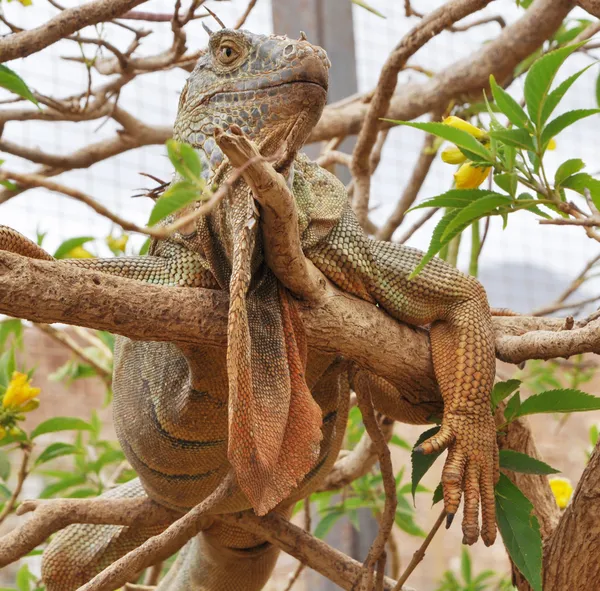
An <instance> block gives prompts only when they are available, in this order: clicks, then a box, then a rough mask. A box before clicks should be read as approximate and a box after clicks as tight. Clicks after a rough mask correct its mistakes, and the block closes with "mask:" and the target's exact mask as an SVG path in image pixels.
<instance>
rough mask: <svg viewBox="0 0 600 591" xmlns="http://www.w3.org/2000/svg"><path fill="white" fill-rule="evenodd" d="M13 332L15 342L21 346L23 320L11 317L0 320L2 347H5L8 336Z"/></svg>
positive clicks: (0, 346) (0, 344)
mask: <svg viewBox="0 0 600 591" xmlns="http://www.w3.org/2000/svg"><path fill="white" fill-rule="evenodd" d="M11 334H13V335H14V339H15V343H16V344H17V345H19V346H20V344H21V343H22V341H23V321H22V320H19V319H18V318H9V319H8V320H3V321H2V322H0V348H2V347H4V345H5V343H6V340H7V339H8V337H9V336H10V335H11Z"/></svg>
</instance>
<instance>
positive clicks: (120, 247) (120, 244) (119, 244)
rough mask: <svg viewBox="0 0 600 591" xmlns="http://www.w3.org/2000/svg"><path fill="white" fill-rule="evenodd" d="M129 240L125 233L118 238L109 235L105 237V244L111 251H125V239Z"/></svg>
mask: <svg viewBox="0 0 600 591" xmlns="http://www.w3.org/2000/svg"><path fill="white" fill-rule="evenodd" d="M128 240H129V236H127V234H123V235H122V236H120V237H119V238H115V237H114V236H109V237H108V238H107V239H106V244H107V245H108V248H110V249H111V250H113V251H115V250H116V251H119V252H125V247H126V246H127V241H128Z"/></svg>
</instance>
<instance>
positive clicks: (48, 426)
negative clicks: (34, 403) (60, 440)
mask: <svg viewBox="0 0 600 591" xmlns="http://www.w3.org/2000/svg"><path fill="white" fill-rule="evenodd" d="M91 429H92V426H91V425H90V424H89V423H87V422H86V421H84V420H83V419H77V418H75V417H53V418H51V419H48V420H47V421H44V422H43V423H40V424H39V425H38V426H37V427H36V428H35V429H34V430H33V431H32V432H31V435H30V437H31V439H35V438H36V437H39V436H40V435H44V434H45V433H56V432H57V431H83V430H87V431H91Z"/></svg>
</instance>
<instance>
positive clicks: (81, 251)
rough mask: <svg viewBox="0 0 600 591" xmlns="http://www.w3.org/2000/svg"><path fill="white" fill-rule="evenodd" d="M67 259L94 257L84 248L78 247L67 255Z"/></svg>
mask: <svg viewBox="0 0 600 591" xmlns="http://www.w3.org/2000/svg"><path fill="white" fill-rule="evenodd" d="M64 258H65V259H93V258H94V255H93V254H92V253H91V252H89V251H88V250H86V249H85V248H83V246H76V247H75V248H72V249H71V250H70V251H69V252H67V253H65V256H64Z"/></svg>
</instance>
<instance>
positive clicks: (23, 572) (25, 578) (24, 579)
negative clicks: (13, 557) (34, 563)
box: [15, 564, 35, 591]
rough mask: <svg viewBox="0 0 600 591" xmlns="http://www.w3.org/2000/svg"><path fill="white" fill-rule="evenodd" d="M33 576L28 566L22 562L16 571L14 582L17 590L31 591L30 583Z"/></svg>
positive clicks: (33, 578) (33, 579)
mask: <svg viewBox="0 0 600 591" xmlns="http://www.w3.org/2000/svg"><path fill="white" fill-rule="evenodd" d="M33 581H35V577H34V576H33V574H32V573H31V572H30V570H29V566H28V565H27V564H24V565H23V566H22V567H21V568H20V569H19V570H18V571H17V576H16V579H15V582H16V584H17V589H18V590H19V591H31V583H32V582H33Z"/></svg>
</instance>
